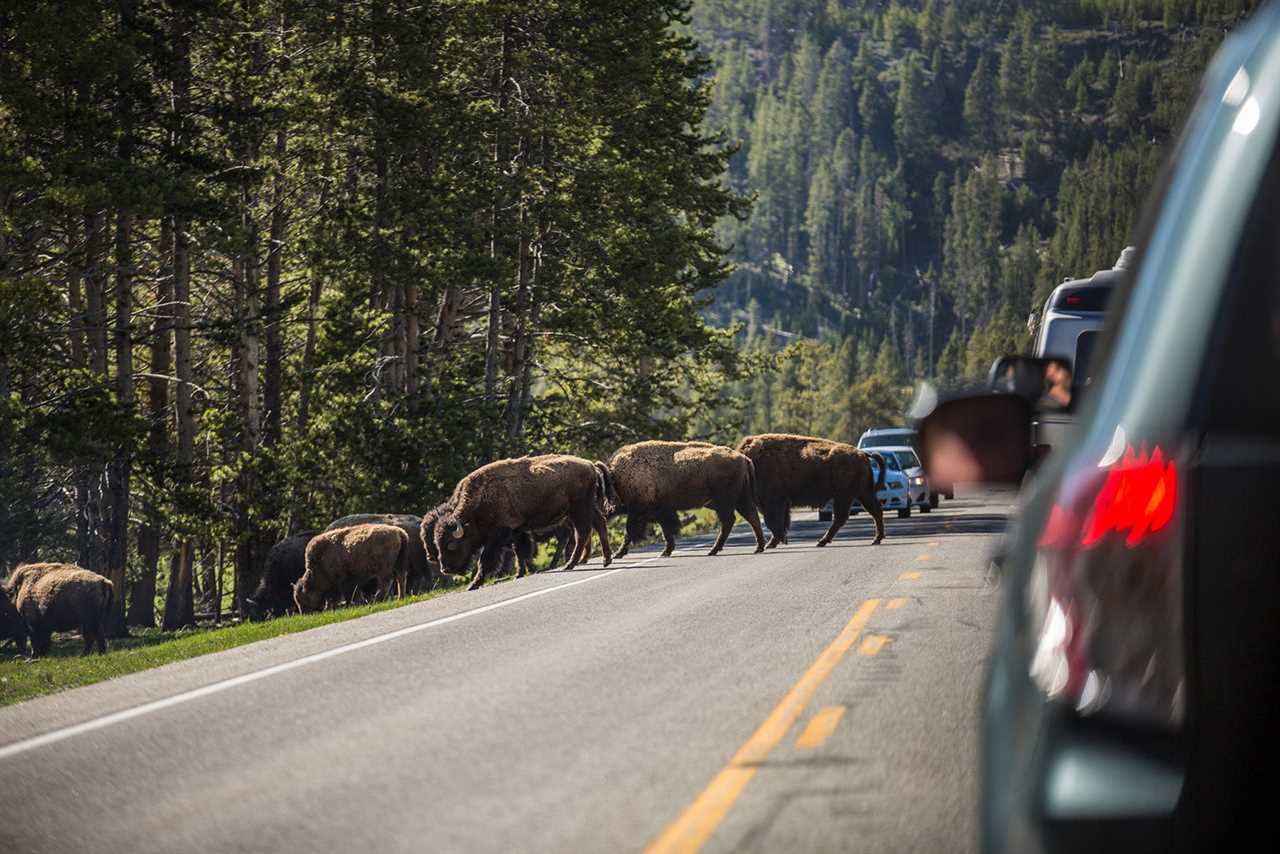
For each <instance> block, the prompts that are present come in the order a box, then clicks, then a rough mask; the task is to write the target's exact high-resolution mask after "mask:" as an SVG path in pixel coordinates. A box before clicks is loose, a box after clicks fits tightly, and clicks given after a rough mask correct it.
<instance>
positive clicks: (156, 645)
mask: <svg viewBox="0 0 1280 854" xmlns="http://www.w3.org/2000/svg"><path fill="white" fill-rule="evenodd" d="M456 589H458V588H457V587H456V586H454V587H446V588H442V589H440V590H433V591H432V592H430V593H423V594H420V595H418V596H410V597H406V598H404V599H400V600H391V601H389V602H377V603H375V604H372V605H359V606H356V607H353V608H335V609H333V610H329V611H321V612H319V613H315V614H295V615H293V616H289V617H280V618H278V619H275V620H267V621H266V622H262V623H238V624H236V625H230V626H220V627H213V628H196V629H186V630H183V631H178V632H163V631H160V630H159V629H141V630H139V629H134V630H133V637H129V638H121V639H119V640H115V641H111V648H110V650H109V651H108V652H107V654H106V655H89V656H85V657H83V658H82V657H80V650H81V649H83V646H84V644H83V642H82V641H81V640H80V636H79V634H74V635H63V636H60V637H58V638H55V640H54V645H53V650H52V651H51V652H50V654H49V656H48V657H46V658H40V659H31V660H27V659H23V658H19V657H18V656H17V655H16V654H15V653H14V651H13V648H12V647H9V648H8V649H6V650H5V651H4V652H0V706H7V705H10V704H12V703H20V702H22V701H23V700H30V699H32V698H33V697H39V696H41V695H43V694H52V693H54V692H55V691H65V690H67V689H68V688H78V687H80V686H81V685H91V684H93V683H94V682H101V681H103V680H105V679H114V678H115V677H117V676H124V675H125V674H126V673H136V672H138V671H139V670H148V669H150V668H152V667H159V666H161V665H163V664H169V663H170V662H173V661H182V660H183V659H187V658H195V657H196V656H200V655H208V654H209V653H211V652H221V651H222V650H224V649H232V648H233V647H237V646H243V645H245V644H247V643H254V642H255V641H260V640H266V639H267V638H274V637H278V636H280V635H287V634H291V633H293V632H301V631H306V630H307V629H313V628H315V627H317V626H324V625H328V624H329V623H340V622H342V621H344V620H354V619H355V618H357V617H364V616H367V615H369V614H376V613H377V612H379V611H387V610H390V609H392V608H399V607H402V606H404V605H410V604H412V603H414V602H422V601H424V600H426V599H431V598H434V597H436V596H440V595H442V594H444V593H447V592H449V591H450V590H456Z"/></svg>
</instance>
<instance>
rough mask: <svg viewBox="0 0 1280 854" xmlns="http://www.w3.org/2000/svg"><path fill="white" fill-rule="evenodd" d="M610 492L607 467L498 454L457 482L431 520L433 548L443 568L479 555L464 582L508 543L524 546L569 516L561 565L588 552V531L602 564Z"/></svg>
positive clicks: (491, 567) (608, 554)
mask: <svg viewBox="0 0 1280 854" xmlns="http://www.w3.org/2000/svg"><path fill="white" fill-rule="evenodd" d="M613 494H615V493H614V489H613V484H612V483H611V476H610V474H609V470H608V468H607V467H606V466H605V465H604V464H603V463H592V462H591V461H590V460H585V459H583V458H581V457H575V456H570V455H568V454H543V455H541V456H536V457H518V458H516V459H508V460H498V461H497V462H492V463H489V464H488V465H485V466H481V467H480V468H478V469H476V470H475V471H473V472H472V473H471V474H469V475H467V476H466V477H464V478H463V479H462V480H461V481H459V483H458V486H457V488H456V489H454V492H453V497H452V498H450V499H449V502H448V507H447V509H446V510H445V511H444V512H443V515H441V516H440V517H439V518H438V519H437V521H436V522H435V524H434V530H435V548H436V553H438V554H439V555H440V557H441V564H442V565H443V567H444V569H445V570H446V571H448V572H453V573H461V572H465V571H466V570H467V568H468V567H470V566H471V563H472V560H473V559H474V558H475V557H476V555H477V553H478V554H479V565H478V566H477V568H476V572H475V575H474V577H473V578H472V579H471V585H470V587H469V588H468V589H470V590H475V589H476V588H478V587H479V586H480V585H481V584H483V583H484V579H485V578H486V577H487V576H488V575H490V574H493V573H494V571H495V570H496V569H497V567H498V565H499V563H500V562H501V560H502V557H503V552H504V550H506V549H507V547H508V546H518V547H519V549H518V550H520V551H525V550H526V549H527V551H526V553H531V550H532V549H531V543H532V540H531V539H529V537H527V536H526V535H528V534H531V533H532V532H536V531H545V530H547V529H551V528H554V527H556V526H557V525H559V524H560V523H561V522H562V521H564V520H568V522H569V524H570V525H572V527H573V531H574V539H575V545H574V550H573V553H572V555H571V557H570V558H569V563H568V566H567V567H566V568H569V569H572V568H573V567H574V566H576V565H577V564H578V563H579V562H581V561H582V559H583V557H584V556H585V554H586V553H587V549H588V545H587V543H588V542H589V540H590V537H591V532H592V530H593V529H594V530H595V532H596V534H597V535H598V536H599V537H600V545H601V548H602V549H603V550H604V564H605V566H608V565H609V563H610V562H611V561H612V559H613V555H612V551H611V549H610V548H609V532H608V527H607V524H606V521H605V517H606V516H607V514H608V513H609V512H610V510H611V509H612V507H611V503H610V501H611V496H612V495H613Z"/></svg>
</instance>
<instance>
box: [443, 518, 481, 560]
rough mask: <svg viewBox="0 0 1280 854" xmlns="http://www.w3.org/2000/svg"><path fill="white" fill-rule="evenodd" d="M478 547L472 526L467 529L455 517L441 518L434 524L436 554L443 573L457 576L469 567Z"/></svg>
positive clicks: (477, 538)
mask: <svg viewBox="0 0 1280 854" xmlns="http://www.w3.org/2000/svg"><path fill="white" fill-rule="evenodd" d="M478 545H479V536H477V534H476V532H475V530H474V526H472V529H468V527H467V526H466V525H464V524H463V523H462V522H461V521H460V520H459V519H458V518H457V517H455V516H452V515H449V516H442V517H441V518H440V519H439V521H437V523H436V552H437V553H438V554H439V555H440V566H441V567H442V568H443V569H444V571H445V572H449V573H453V574H454V575H458V574H460V573H465V572H466V571H467V570H468V569H469V568H470V567H471V561H472V558H473V557H474V556H475V552H476V547H477V546H478Z"/></svg>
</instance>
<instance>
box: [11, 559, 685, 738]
mask: <svg viewBox="0 0 1280 854" xmlns="http://www.w3.org/2000/svg"><path fill="white" fill-rule="evenodd" d="M661 557H662V555H655V556H654V557H651V558H647V559H645V560H641V561H636V562H634V563H628V564H627V565H626V566H619V567H616V568H614V569H606V570H604V571H602V572H599V573H598V574H596V575H589V576H587V577H586V578H579V579H578V580H576V581H568V582H565V583H564V584H557V585H556V586H555V587H547V588H544V589H542V590H534V591H532V592H530V593H523V594H521V595H519V596H513V597H511V598H510V599H503V600H502V601H501V602H493V603H490V604H488V605H482V606H480V607H479V608H472V609H471V610H469V611H461V612H459V613H457V614H450V615H449V616H447V617H441V618H439V619H437V620H431V621H429V622H426V623H419V624H417V625H414V626H406V627H404V628H401V629H396V630H394V631H390V632H387V633H386V634H381V635H375V636H374V637H371V638H365V639H364V640H361V641H354V642H352V643H348V644H343V645H342V646H336V647H334V648H333V649H327V650H325V651H324V652H317V653H313V654H311V655H306V656H303V657H302V658H295V659H294V660H292V661H286V662H284V663H283V664H276V665H273V666H271V667H267V668H264V669H262V670H255V671H253V672H251V673H243V674H241V675H239V676H233V677H231V678H229V679H223V680H222V681H220V682H213V683H210V684H208V685H204V686H202V687H200V688H193V689H191V690H189V691H183V692H181V693H179V694H174V695H173V696H171V697H165V698H163V699H160V700H152V701H151V702H148V703H143V704H142V705H140V706H134V707H132V708H129V709H122V710H121V711H118V712H112V713H111V714H109V715H103V716H102V717H100V718H92V719H90V720H87V721H83V722H82V723H78V724H72V725H71V726H68V727H63V728H62V729H56V730H53V731H52V732H47V733H44V734H43V735H36V736H32V737H31V738H27V739H23V740H21V741H15V742H13V743H12V744H7V745H5V746H4V747H0V761H3V760H5V759H8V758H9V757H11V756H17V755H18V754H21V753H26V752H28V751H31V750H36V749H38V748H41V747H45V746H47V745H50V744H56V743H57V742H59V741H64V740H66V739H68V738H73V737H75V736H77V735H83V734H84V733H87V732H93V731H95V730H100V729H103V728H105V727H109V726H111V725H112V724H118V723H122V722H124V721H127V720H132V719H133V718H138V717H142V716H143V715H146V714H150V713H151V712H158V711H160V710H161V709H167V708H170V707H172V706H177V705H180V704H182V703H187V702H190V701H191V700H198V699H200V698H201V697H208V696H209V695H211V694H218V693H221V692H222V691H226V690H228V689H230V688H235V687H237V686H240V685H247V684H249V683H250V682H257V681H258V680H259V679H265V678H267V677H268V676H274V675H276V674H277V673H285V672H287V671H289V670H294V669H296V668H299V667H303V666H305V665H308V664H314V663H315V662H317V661H324V660H325V659H326V658H334V657H335V656H339V655H343V654H345V653H348V652H354V651H355V650H357V649H364V648H365V647H370V646H375V645H377V644H380V643H386V642H387V641H392V640H395V639H397V638H402V637H404V636H406V635H411V634H413V633H415V632H421V631H424V630H426V629H431V628H435V627H436V626H443V625H444V624H446V623H452V622H455V621H457V620H462V619H465V618H467V617H474V616H476V615H477V614H484V613H486V612H488V611H493V610H496V609H498V608H505V607H506V606H508V605H514V604H516V603H517V602H523V601H525V600H527V599H533V598H535V597H538V596H545V595H546V594H548V593H555V592H556V591H557V590H564V589H566V588H569V587H576V586H577V585H579V584H586V583H587V582H589V581H596V580H598V579H601V578H607V577H608V576H610V575H613V574H614V573H615V572H622V571H623V570H627V569H633V568H635V567H637V566H639V565H641V564H644V563H649V562H650V561H654V560H658V559H659V558H661Z"/></svg>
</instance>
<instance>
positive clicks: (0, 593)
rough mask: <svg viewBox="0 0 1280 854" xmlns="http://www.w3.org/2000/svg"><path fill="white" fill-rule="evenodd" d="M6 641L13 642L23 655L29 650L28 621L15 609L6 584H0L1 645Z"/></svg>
mask: <svg viewBox="0 0 1280 854" xmlns="http://www.w3.org/2000/svg"><path fill="white" fill-rule="evenodd" d="M6 640H11V641H13V643H14V645H15V646H17V647H18V652H19V654H21V653H22V651H23V650H25V649H26V648H27V621H26V620H24V619H22V615H21V614H19V613H18V609H17V608H15V607H13V601H12V600H11V599H10V598H9V591H8V590H7V589H5V586H4V584H0V643H3V642H4V641H6Z"/></svg>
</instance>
